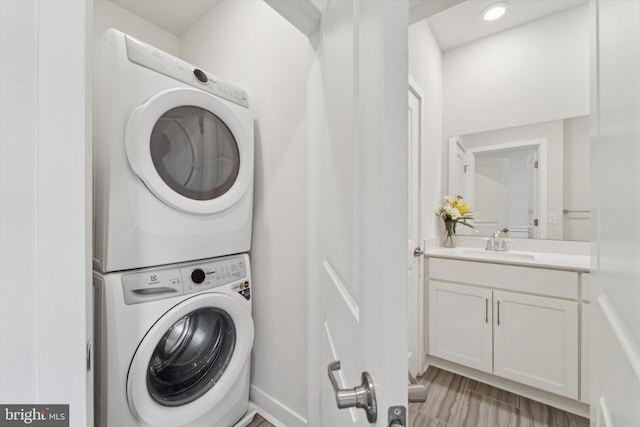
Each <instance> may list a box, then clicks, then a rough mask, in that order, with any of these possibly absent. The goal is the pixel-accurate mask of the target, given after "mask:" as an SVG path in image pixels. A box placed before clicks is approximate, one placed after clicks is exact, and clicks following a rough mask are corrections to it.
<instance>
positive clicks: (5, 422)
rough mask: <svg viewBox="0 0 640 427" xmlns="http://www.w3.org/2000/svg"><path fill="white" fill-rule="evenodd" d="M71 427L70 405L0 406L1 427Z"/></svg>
mask: <svg viewBox="0 0 640 427" xmlns="http://www.w3.org/2000/svg"><path fill="white" fill-rule="evenodd" d="M14 426H37V427H69V405H0V427H14Z"/></svg>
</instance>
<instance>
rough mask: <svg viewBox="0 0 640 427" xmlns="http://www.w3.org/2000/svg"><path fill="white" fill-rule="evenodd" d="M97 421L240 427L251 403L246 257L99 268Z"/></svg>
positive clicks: (130, 426) (119, 425)
mask: <svg viewBox="0 0 640 427" xmlns="http://www.w3.org/2000/svg"><path fill="white" fill-rule="evenodd" d="M93 283H94V295H95V323H94V326H95V343H96V344H95V345H96V351H95V425H96V427H140V426H145V427H187V426H188V427H214V426H215V427H230V426H233V425H234V424H235V423H236V422H237V421H238V420H240V419H241V418H242V417H243V416H244V415H245V413H246V412H247V409H248V404H249V374H250V354H251V347H252V345H253V332H254V327H253V320H252V316H251V285H250V284H251V273H250V266H249V257H248V256H247V255H246V254H241V255H234V256H230V257H222V258H215V259H209V260H204V261H198V262H191V263H183V264H175V265H170V266H163V267H156V268H146V269H139V270H131V271H127V272H115V273H107V274H100V273H95V274H94V282H93Z"/></svg>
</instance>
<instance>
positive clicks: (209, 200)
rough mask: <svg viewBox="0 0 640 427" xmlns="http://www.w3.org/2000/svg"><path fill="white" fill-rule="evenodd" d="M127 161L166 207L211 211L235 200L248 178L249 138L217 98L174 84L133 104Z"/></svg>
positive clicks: (250, 141)
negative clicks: (175, 86)
mask: <svg viewBox="0 0 640 427" xmlns="http://www.w3.org/2000/svg"><path fill="white" fill-rule="evenodd" d="M125 143H126V152H127V158H128V160H129V164H130V166H131V168H132V169H133V171H134V172H135V173H136V175H138V177H140V179H141V180H142V181H143V182H144V184H145V185H146V186H147V188H148V189H149V190H150V191H151V192H152V193H153V194H154V195H155V196H156V197H158V198H159V199H160V200H162V201H163V202H164V203H166V204H167V205H169V206H171V207H173V208H175V209H178V210H180V211H183V212H187V213H195V214H211V213H215V212H220V211H222V210H224V209H226V208H228V207H230V206H232V205H233V204H234V203H236V202H237V201H238V200H239V199H240V198H241V197H242V196H243V195H244V193H245V192H246V190H247V188H248V187H249V184H250V182H251V180H252V179H253V176H252V168H253V140H252V138H251V135H247V132H246V131H245V129H244V127H243V126H242V123H241V122H240V120H239V119H238V117H237V116H236V115H235V114H234V113H233V111H232V110H231V109H230V108H229V107H228V106H227V105H226V104H225V103H224V102H223V101H222V100H220V99H218V98H216V97H215V96H213V95H210V94H208V93H205V92H202V91H200V90H197V89H189V88H176V89H171V90H167V91H164V92H161V93H159V94H157V95H155V96H153V97H151V98H149V99H148V100H147V101H146V102H145V103H144V104H143V105H141V106H140V107H138V108H136V109H135V110H134V111H133V113H132V114H131V116H130V117H129V121H128V122H127V129H126V135H125Z"/></svg>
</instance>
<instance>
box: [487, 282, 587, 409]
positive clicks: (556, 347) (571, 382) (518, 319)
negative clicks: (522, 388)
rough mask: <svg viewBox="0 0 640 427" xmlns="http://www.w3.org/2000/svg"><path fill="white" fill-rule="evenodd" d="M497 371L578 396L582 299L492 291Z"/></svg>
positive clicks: (565, 394) (526, 382)
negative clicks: (579, 302)
mask: <svg viewBox="0 0 640 427" xmlns="http://www.w3.org/2000/svg"><path fill="white" fill-rule="evenodd" d="M493 304H494V312H495V313H496V315H495V318H496V321H495V322H494V327H493V349H494V350H493V351H494V357H493V373H494V374H496V375H499V376H501V377H503V378H508V379H510V380H514V381H518V382H521V383H523V384H528V385H530V386H533V387H537V388H541V389H543V390H547V391H550V392H553V393H556V394H560V395H563V396H567V397H571V398H573V399H577V398H578V303H577V302H575V301H564V300H560V299H555V298H547V297H539V296H532V295H525V294H518V293H514V292H503V291H493Z"/></svg>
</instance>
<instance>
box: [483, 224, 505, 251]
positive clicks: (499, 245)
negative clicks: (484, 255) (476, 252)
mask: <svg viewBox="0 0 640 427" xmlns="http://www.w3.org/2000/svg"><path fill="white" fill-rule="evenodd" d="M508 232H509V229H508V228H503V229H502V230H498V231H496V232H495V233H493V236H492V237H485V240H486V241H487V246H486V247H485V248H484V249H485V250H487V251H496V252H507V251H508V250H509V249H508V248H507V240H508V239H507V238H505V237H500V235H501V234H503V233H508Z"/></svg>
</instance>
